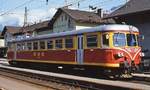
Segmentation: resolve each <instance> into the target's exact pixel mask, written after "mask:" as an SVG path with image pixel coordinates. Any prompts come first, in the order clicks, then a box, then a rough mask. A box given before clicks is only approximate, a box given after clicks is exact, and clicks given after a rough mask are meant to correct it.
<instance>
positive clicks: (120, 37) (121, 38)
mask: <svg viewBox="0 0 150 90" xmlns="http://www.w3.org/2000/svg"><path fill="white" fill-rule="evenodd" d="M113 45H114V46H115V47H122V46H126V37H125V34H124V33H114V35H113Z"/></svg>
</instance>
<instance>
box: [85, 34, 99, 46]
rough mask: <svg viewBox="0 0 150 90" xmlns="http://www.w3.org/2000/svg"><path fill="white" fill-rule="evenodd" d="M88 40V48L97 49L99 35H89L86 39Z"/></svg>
mask: <svg viewBox="0 0 150 90" xmlns="http://www.w3.org/2000/svg"><path fill="white" fill-rule="evenodd" d="M86 40H87V47H97V43H98V40H97V35H88V36H87V37H86Z"/></svg>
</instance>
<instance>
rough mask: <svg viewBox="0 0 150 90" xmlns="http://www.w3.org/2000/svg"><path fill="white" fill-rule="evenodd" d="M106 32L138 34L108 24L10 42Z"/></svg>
mask: <svg viewBox="0 0 150 90" xmlns="http://www.w3.org/2000/svg"><path fill="white" fill-rule="evenodd" d="M98 31H100V32H108V31H129V32H130V31H132V32H139V31H138V29H137V28H136V27H134V26H131V25H121V24H110V25H100V26H97V27H92V28H88V29H80V30H72V31H66V32H59V33H51V34H46V35H40V36H37V37H30V38H24V39H20V40H13V41H12V42H16V41H26V40H37V39H41V38H53V37H62V36H70V35H79V34H83V33H90V32H98Z"/></svg>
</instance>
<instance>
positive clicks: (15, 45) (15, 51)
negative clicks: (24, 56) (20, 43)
mask: <svg viewBox="0 0 150 90" xmlns="http://www.w3.org/2000/svg"><path fill="white" fill-rule="evenodd" d="M16 49H17V44H16V43H15V44H14V58H13V60H16V55H17V50H16Z"/></svg>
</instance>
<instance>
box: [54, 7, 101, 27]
mask: <svg viewBox="0 0 150 90" xmlns="http://www.w3.org/2000/svg"><path fill="white" fill-rule="evenodd" d="M62 12H64V13H66V14H67V15H69V16H70V17H71V18H72V19H74V20H75V21H77V22H82V23H84V22H86V23H97V24H99V23H102V21H103V20H102V19H101V17H100V16H99V15H98V14H96V13H94V12H87V11H80V10H72V9H65V8H59V9H58V10H57V12H56V13H55V15H54V16H53V18H52V19H51V24H53V23H54V22H55V20H56V19H57V18H58V17H59V15H60V14H61V13H62Z"/></svg>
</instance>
